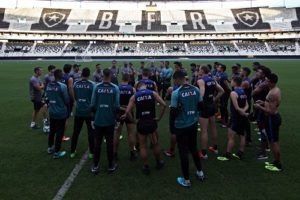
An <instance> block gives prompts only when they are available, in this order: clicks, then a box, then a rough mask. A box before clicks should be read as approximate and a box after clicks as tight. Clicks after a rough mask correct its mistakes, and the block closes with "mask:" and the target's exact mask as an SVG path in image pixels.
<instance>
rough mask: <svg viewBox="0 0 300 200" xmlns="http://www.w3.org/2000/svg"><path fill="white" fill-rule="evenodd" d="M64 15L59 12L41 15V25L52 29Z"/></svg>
mask: <svg viewBox="0 0 300 200" xmlns="http://www.w3.org/2000/svg"><path fill="white" fill-rule="evenodd" d="M65 17H66V15H65V14H63V13H60V12H50V13H45V14H44V15H43V23H44V24H45V25H46V26H47V27H48V28H52V27H54V26H56V25H58V24H60V23H61V22H62V21H63V20H64V19H65Z"/></svg>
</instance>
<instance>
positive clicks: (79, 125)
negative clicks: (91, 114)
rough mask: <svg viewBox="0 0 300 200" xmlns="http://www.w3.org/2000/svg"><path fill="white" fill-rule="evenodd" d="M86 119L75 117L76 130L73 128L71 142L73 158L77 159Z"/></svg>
mask: <svg viewBox="0 0 300 200" xmlns="http://www.w3.org/2000/svg"><path fill="white" fill-rule="evenodd" d="M83 122H84V118H83V117H78V116H75V117H74V128H73V135H72V140H71V155H70V157H71V158H75V156H76V147H77V143H78V137H79V134H80V132H81V129H82V126H83Z"/></svg>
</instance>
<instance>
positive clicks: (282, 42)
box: [0, 0, 300, 58]
mask: <svg viewBox="0 0 300 200" xmlns="http://www.w3.org/2000/svg"><path fill="white" fill-rule="evenodd" d="M11 2H13V3H16V6H15V7H13V6H11V4H12V3H11ZM23 2H25V1H23ZM182 2H183V1H179V2H177V1H176V2H174V1H172V2H171V1H155V2H151V3H149V2H147V1H126V2H125V1H122V2H120V1H31V0H28V4H27V5H26V6H24V5H23V4H22V3H21V4H20V3H19V2H17V1H10V4H5V5H4V4H3V3H0V7H1V8H0V42H1V49H0V57H2V58H11V57H107V56H138V57H140V56H212V55H213V56H247V57H252V56H282V55H283V56H298V55H300V51H299V43H298V38H299V34H300V33H299V28H300V5H297V4H300V3H297V2H296V1H294V3H293V1H288V0H286V1H284V2H282V3H283V4H281V6H278V2H280V1H276V2H274V4H269V6H268V7H265V6H264V4H265V3H263V2H266V1H254V0H253V1H232V0H228V1H185V2H184V3H183V5H185V6H184V7H182V8H178V5H181V3H182ZM32 3H36V4H34V6H33V5H32V7H30V5H31V4H32ZM233 3H234V4H233ZM241 3H243V6H242V5H241ZM259 3H260V6H255V5H258V4H259ZM207 4H211V6H210V7H207V6H206V5H207ZM64 5H65V6H64ZM86 5H90V6H89V7H87V6H86ZM91 5H98V6H96V7H95V6H91ZM120 5H122V7H121V6H120ZM212 5H217V6H213V8H214V9H212ZM230 5H235V6H230ZM237 5H240V6H238V7H237ZM246 5H247V6H246ZM291 5H294V6H291ZM78 6H79V7H78ZM132 6H136V8H135V9H133V8H132ZM245 6H246V7H245ZM297 6H299V7H297ZM117 7H118V8H117ZM116 8H117V9H116Z"/></svg>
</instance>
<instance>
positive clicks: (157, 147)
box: [150, 131, 164, 169]
mask: <svg viewBox="0 0 300 200" xmlns="http://www.w3.org/2000/svg"><path fill="white" fill-rule="evenodd" d="M150 138H151V143H152V144H153V154H154V157H155V160H156V168H157V169H161V168H162V167H163V166H164V161H163V160H162V159H161V157H160V144H159V143H158V133H157V131H154V133H153V134H151V135H150Z"/></svg>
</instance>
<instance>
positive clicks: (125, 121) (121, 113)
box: [120, 110, 134, 125]
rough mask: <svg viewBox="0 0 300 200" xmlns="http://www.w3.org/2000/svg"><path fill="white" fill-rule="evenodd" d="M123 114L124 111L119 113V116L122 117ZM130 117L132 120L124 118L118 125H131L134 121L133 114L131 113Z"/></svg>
mask: <svg viewBox="0 0 300 200" xmlns="http://www.w3.org/2000/svg"><path fill="white" fill-rule="evenodd" d="M124 114H125V111H123V110H122V111H120V116H122V115H124ZM131 116H132V119H130V118H129V117H126V118H125V119H120V124H121V125H123V124H124V123H126V124H133V123H134V121H133V119H134V113H133V112H131Z"/></svg>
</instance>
